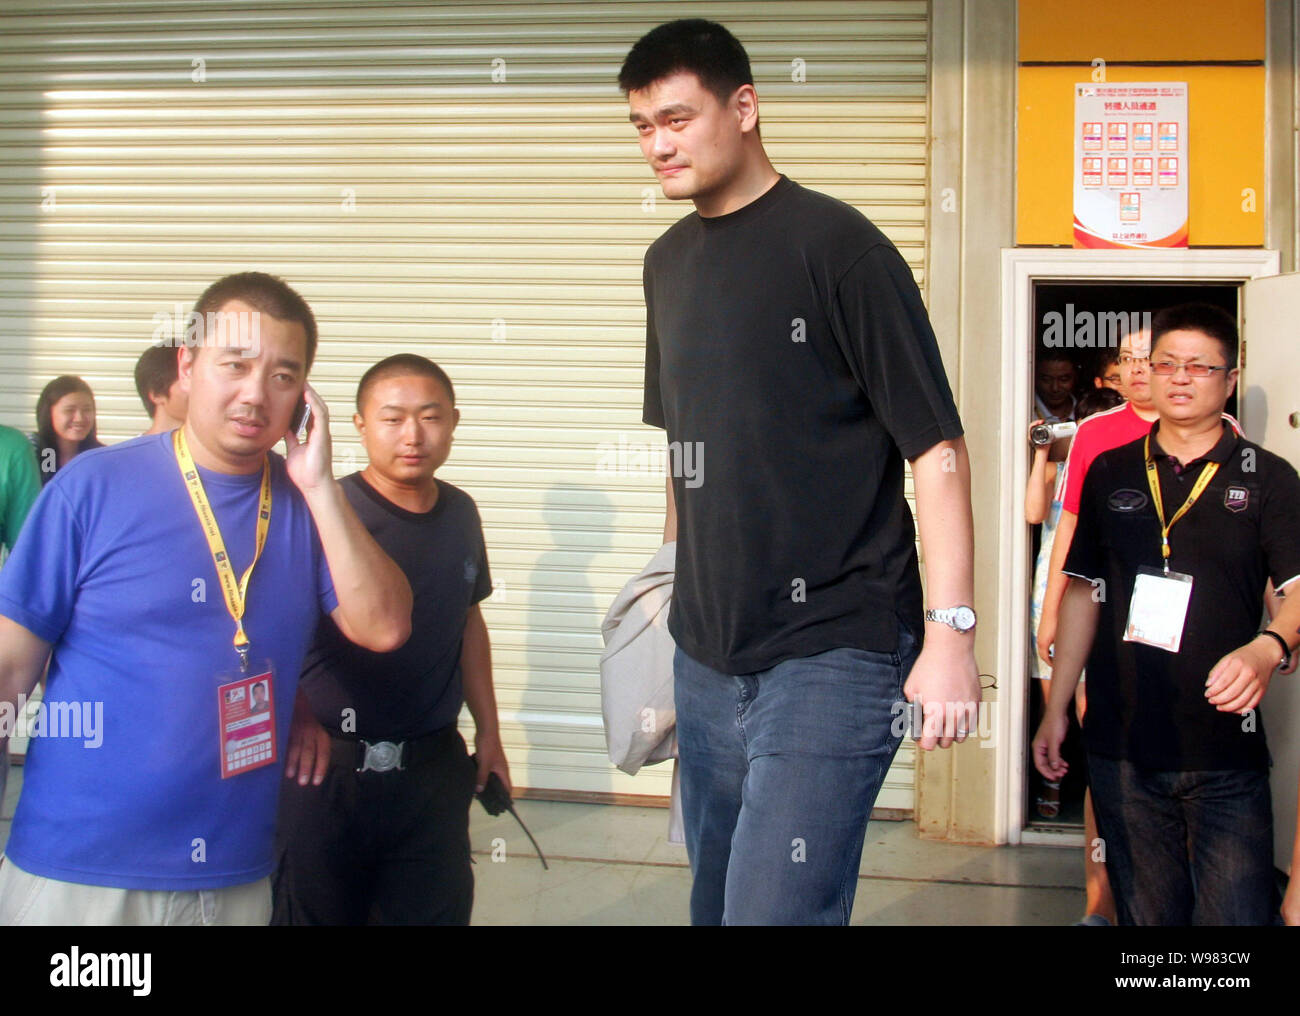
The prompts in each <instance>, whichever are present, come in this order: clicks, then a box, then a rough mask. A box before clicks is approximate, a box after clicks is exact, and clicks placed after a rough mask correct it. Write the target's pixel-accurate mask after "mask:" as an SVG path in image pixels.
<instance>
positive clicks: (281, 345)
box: [0, 272, 411, 924]
mask: <svg viewBox="0 0 1300 1016" xmlns="http://www.w3.org/2000/svg"><path fill="white" fill-rule="evenodd" d="M195 315H196V316H197V326H198V333H197V334H195V333H194V331H193V330H192V329H191V330H189V331H187V334H186V338H185V341H184V343H182V348H180V349H179V350H178V363H179V371H180V377H181V380H182V387H183V388H184V389H185V390H186V392H187V394H188V395H189V413H188V416H187V419H186V423H185V425H184V426H183V427H182V428H181V429H180V430H178V431H176V432H174V433H172V434H160V435H153V436H147V437H142V438H137V439H136V440H133V441H128V442H125V443H123V444H119V445H116V446H114V447H111V448H104V449H100V450H96V451H95V452H93V453H86V454H85V455H81V456H78V458H77V459H76V461H74V462H73V463H72V465H71V466H70V467H69V468H68V469H67V470H61V471H60V472H59V475H58V476H57V477H56V478H55V479H54V480H53V481H51V482H50V483H49V484H48V485H47V486H46V488H45V490H44V491H43V493H42V496H41V498H40V499H39V500H38V501H37V503H36V505H35V506H34V507H33V509H32V512H31V515H30V516H29V518H28V521H27V525H26V527H25V529H24V530H23V535H22V537H21V538H20V539H19V541H18V544H17V546H16V547H15V548H14V552H13V554H12V556H11V558H10V561H9V565H8V566H7V567H6V568H5V570H4V571H3V572H2V573H0V719H3V718H4V717H5V716H6V715H8V716H16V715H18V714H20V713H21V711H22V707H23V705H24V703H25V699H26V696H27V694H28V693H30V692H31V690H32V688H33V686H34V685H35V684H36V681H37V679H38V678H39V677H40V675H41V673H42V671H43V669H44V667H45V665H46V662H47V661H48V663H49V679H48V682H47V691H46V695H45V700H44V702H43V704H42V705H41V707H40V711H39V713H38V717H37V720H36V727H37V729H32V730H30V731H29V733H30V735H31V736H32V741H31V747H30V748H29V750H28V761H27V766H26V770H25V773H24V786H23V793H22V797H21V799H20V800H19V803H18V809H17V812H16V813H15V815H14V822H13V829H12V833H11V836H10V839H9V843H8V846H7V848H6V854H5V857H4V859H3V862H2V863H0V924H5V923H26V924H160V923H204V924H210V923H222V924H224V923H237V924H254V923H262V924H264V923H266V922H267V920H268V919H269V917H270V904H271V899H270V890H269V879H268V876H269V874H270V871H271V866H272V844H273V835H274V824H275V808H276V799H277V794H278V790H279V782H280V765H279V764H278V763H281V762H282V761H283V760H284V759H285V757H286V756H287V757H289V758H290V759H291V760H292V759H294V758H296V754H297V750H296V745H295V744H293V743H288V742H289V738H290V717H291V715H292V714H293V713H294V711H295V691H296V686H297V678H298V673H299V670H300V667H301V663H302V657H303V653H304V652H305V650H306V647H307V644H308V641H309V639H310V637H311V633H312V631H313V629H314V627H315V625H316V620H317V618H318V616H319V614H320V612H321V611H324V612H326V613H328V614H329V615H330V616H331V617H332V618H333V619H334V620H335V622H336V623H337V624H338V626H339V629H340V630H341V631H342V632H343V633H344V634H345V635H347V636H348V637H349V638H351V639H354V640H356V641H357V642H358V643H360V644H362V645H365V646H367V647H369V648H372V649H376V650H381V651H382V650H389V649H394V648H396V647H398V646H400V645H401V644H402V643H403V642H404V641H405V640H406V638H407V637H408V635H409V633H410V613H411V594H410V586H409V585H408V584H407V582H406V578H405V576H403V574H402V572H401V570H400V569H399V568H398V567H397V566H396V565H395V564H394V563H393V562H392V560H390V559H389V558H388V557H387V555H385V554H384V553H383V551H382V550H380V548H379V546H378V545H377V544H376V543H375V542H374V540H373V539H371V537H370V535H369V534H368V533H367V532H366V531H365V528H364V527H363V526H362V525H361V524H360V523H359V522H358V521H357V518H356V515H355V513H354V512H353V511H352V509H351V507H350V506H349V504H348V502H347V499H346V498H345V497H344V496H343V494H342V491H341V489H340V487H339V485H338V484H337V483H336V482H335V481H334V479H333V476H332V474H331V471H330V436H329V427H328V417H327V415H326V410H325V406H324V404H323V403H322V402H321V400H320V398H319V397H318V396H317V395H316V394H315V392H313V391H312V390H311V388H310V387H307V386H306V377H307V372H308V370H309V369H310V367H311V363H312V359H313V357H314V354H315V349H316V323H315V319H314V317H313V315H312V313H311V309H310V308H309V307H308V306H307V304H306V302H305V301H304V300H303V299H302V297H301V296H299V295H298V294H297V293H296V292H294V290H292V289H291V288H290V287H289V286H287V285H286V284H285V283H284V282H283V281H281V280H279V279H276V278H274V277H272V276H269V275H264V274H261V273H253V272H250V273H243V274H239V275H233V276H228V277H226V278H224V279H222V280H220V281H218V282H216V283H214V284H213V285H212V286H211V287H209V288H208V290H207V291H206V292H205V293H204V294H203V296H202V297H200V299H199V302H198V304H197V305H196V308H195ZM188 324H189V322H187V325H188ZM304 399H305V401H306V403H307V404H308V405H309V406H310V409H311V413H312V414H313V425H312V426H311V429H310V431H309V436H308V437H307V438H306V439H305V440H303V441H299V440H298V439H297V437H296V436H295V435H294V434H293V433H292V432H290V430H289V428H290V421H291V418H292V417H293V416H294V413H295V409H296V408H297V407H298V406H299V405H300V404H301V403H302V402H303V401H304ZM281 437H283V438H284V439H285V442H286V445H287V449H288V454H287V456H286V457H285V458H281V457H280V456H278V455H275V454H272V453H271V448H272V447H273V446H274V445H275V444H276V443H277V442H278V441H279V440H280V439H281ZM201 520H202V521H201ZM261 682H266V683H267V684H268V687H269V689H270V694H269V701H270V704H271V707H272V709H271V712H270V713H269V716H268V714H267V713H261V714H254V713H252V711H251V709H250V705H251V702H252V688H253V687H254V686H256V685H257V684H258V683H261ZM304 708H305V704H304ZM3 733H4V734H5V735H7V734H8V733H9V729H8V728H5V729H3Z"/></svg>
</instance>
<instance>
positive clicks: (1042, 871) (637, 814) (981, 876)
mask: <svg viewBox="0 0 1300 1016" xmlns="http://www.w3.org/2000/svg"><path fill="white" fill-rule="evenodd" d="M21 785H22V768H21V767H14V768H13V769H12V770H11V771H10V776H9V787H8V790H7V792H6V794H5V800H4V802H3V805H2V806H0V848H3V845H4V843H5V841H7V840H8V837H9V820H10V819H11V818H12V816H13V811H14V804H15V803H16V801H17V799H18V793H19V790H20V789H21ZM517 808H518V811H519V814H520V816H521V817H522V818H523V820H524V821H525V822H527V823H528V827H529V829H531V830H532V833H533V835H534V836H535V837H536V838H537V840H538V842H539V843H540V844H541V846H542V849H543V850H544V851H545V852H546V856H547V860H548V861H549V862H550V865H551V868H550V870H549V871H544V870H543V869H542V866H541V864H540V863H539V862H538V861H537V857H536V854H535V853H534V852H533V849H532V846H531V844H529V842H528V838H527V837H526V836H524V834H523V832H522V831H521V830H520V829H519V826H518V825H517V824H516V823H515V820H514V819H513V818H511V817H510V815H508V814H505V815H499V816H497V817H495V818H493V817H491V816H489V815H488V814H487V813H486V812H485V811H484V810H483V809H482V808H481V807H479V806H478V805H477V804H476V805H474V806H473V810H472V812H471V815H472V818H471V822H470V837H471V842H472V845H473V849H474V860H475V862H476V867H475V880H476V887H475V901H474V919H473V921H474V923H475V924H479V925H639V926H654V925H674V924H686V923H688V921H687V901H688V898H689V895H690V886H691V874H690V869H689V868H688V867H687V863H686V850H685V848H683V847H678V846H675V845H673V844H671V843H669V842H668V840H667V834H668V812H667V811H666V810H663V809H657V808H626V807H612V806H605V805H592V804H556V803H550V802H540V801H522V802H519V803H518V805H517ZM858 878H859V881H858V892H857V901H856V904H855V906H854V908H853V920H852V923H853V924H858V925H944V924H953V925H979V924H988V925H1012V924H1024V925H1058V926H1059V925H1067V924H1071V923H1073V922H1074V921H1076V920H1078V918H1079V917H1080V916H1081V915H1082V908H1083V890H1082V886H1083V863H1082V857H1081V856H1080V852H1079V850H1077V849H1063V848H1057V847H969V846H960V845H955V844H947V843H936V842H932V841H928V840H921V839H918V838H917V836H916V832H915V828H914V826H913V824H912V823H911V822H872V823H871V825H870V826H868V828H867V841H866V847H865V849H864V850H863V855H862V866H861V869H860V874H859V876H858Z"/></svg>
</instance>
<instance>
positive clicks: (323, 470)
mask: <svg viewBox="0 0 1300 1016" xmlns="http://www.w3.org/2000/svg"><path fill="white" fill-rule="evenodd" d="M302 394H303V397H304V398H305V399H306V400H307V404H308V405H309V406H311V422H310V423H308V425H307V440H306V441H299V440H298V435H297V434H295V433H294V432H293V431H292V430H290V431H286V432H285V435H284V444H285V448H286V449H287V454H286V455H285V457H284V464H285V468H286V469H287V470H288V471H289V478H290V479H291V480H293V482H294V483H295V484H296V485H297V486H298V489H299V490H301V491H302V492H303V493H304V494H309V493H311V491H312V490H314V489H316V488H317V487H321V486H324V485H326V484H328V483H331V482H332V481H333V479H334V463H333V460H332V456H333V451H332V448H331V445H330V415H329V410H328V409H326V408H325V403H324V401H323V400H322V399H321V397H320V396H319V395H317V394H316V390H315V389H314V388H312V386H311V385H304V386H303V390H302Z"/></svg>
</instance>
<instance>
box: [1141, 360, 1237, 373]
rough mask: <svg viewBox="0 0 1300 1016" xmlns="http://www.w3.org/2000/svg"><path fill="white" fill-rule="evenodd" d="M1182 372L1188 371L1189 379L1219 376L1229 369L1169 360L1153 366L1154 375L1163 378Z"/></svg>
mask: <svg viewBox="0 0 1300 1016" xmlns="http://www.w3.org/2000/svg"><path fill="white" fill-rule="evenodd" d="M1180 370H1185V371H1187V376H1188V377H1209V376H1210V375H1211V374H1217V373H1218V372H1219V371H1221V370H1222V371H1226V370H1228V368H1227V367H1214V366H1211V365H1210V364H1208V363H1173V362H1171V361H1169V360H1160V361H1158V362H1156V363H1153V364H1151V371H1152V373H1155V374H1159V375H1160V376H1161V377H1169V376H1170V375H1171V374H1177V373H1178V372H1179V371H1180Z"/></svg>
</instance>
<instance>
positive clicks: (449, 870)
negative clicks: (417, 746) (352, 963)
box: [271, 726, 475, 925]
mask: <svg viewBox="0 0 1300 1016" xmlns="http://www.w3.org/2000/svg"><path fill="white" fill-rule="evenodd" d="M432 739H433V740H434V742H435V743H434V744H433V745H432V746H431V750H430V751H429V753H428V754H427V755H426V756H425V757H424V758H422V760H421V761H419V762H416V763H415V764H413V765H409V766H408V767H407V768H406V769H403V770H391V771H389V772H386V773H376V772H365V773H358V772H356V771H355V769H354V767H353V766H352V765H350V764H349V765H339V764H335V763H334V762H331V764H330V767H329V771H328V772H327V773H326V776H325V782H324V783H322V784H321V785H320V786H319V787H313V786H311V785H310V784H308V785H307V786H305V787H300V786H298V783H297V781H296V780H294V781H289V780H285V781H284V786H283V787H282V788H281V792H280V815H279V825H278V829H277V834H276V852H277V855H278V858H279V864H278V867H277V871H276V872H275V874H274V875H273V876H272V878H271V886H272V890H273V893H274V910H273V913H272V917H271V923H272V924H296V925H322V924H323V925H340V924H341V925H362V924H452V925H455V924H460V925H464V924H469V916H470V910H471V908H472V906H473V902H474V875H473V872H472V870H471V867H470V856H469V806H470V804H471V803H472V802H473V800H474V776H475V766H474V763H473V762H472V761H471V760H470V757H469V754H468V752H467V751H466V749H465V741H464V739H463V738H462V737H461V736H460V733H459V731H457V730H456V728H455V727H454V726H451V727H447V728H445V729H444V730H442V731H439V732H438V733H437V734H435V735H432Z"/></svg>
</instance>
